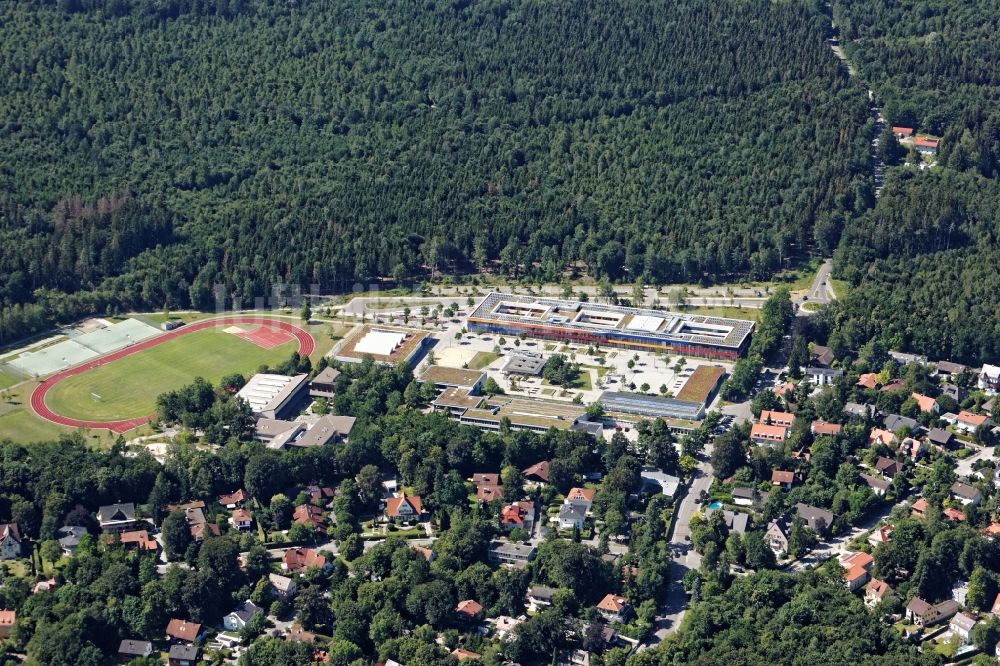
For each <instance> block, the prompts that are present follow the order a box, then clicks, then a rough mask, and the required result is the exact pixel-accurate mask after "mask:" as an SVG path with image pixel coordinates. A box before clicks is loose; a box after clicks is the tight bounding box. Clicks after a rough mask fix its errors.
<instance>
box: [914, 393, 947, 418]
mask: <svg viewBox="0 0 1000 666" xmlns="http://www.w3.org/2000/svg"><path fill="white" fill-rule="evenodd" d="M910 397H911V398H913V399H914V400H916V401H917V407H919V408H920V411H922V412H926V413H928V414H937V413H938V411H940V409H941V408H940V407H938V404H937V400H935V399H934V398H932V397H930V396H927V395H924V394H922V393H913V394H912V395H911V396H910Z"/></svg>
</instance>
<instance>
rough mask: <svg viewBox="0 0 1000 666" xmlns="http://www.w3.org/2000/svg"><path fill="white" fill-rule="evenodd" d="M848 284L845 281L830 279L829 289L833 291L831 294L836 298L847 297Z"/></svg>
mask: <svg viewBox="0 0 1000 666" xmlns="http://www.w3.org/2000/svg"><path fill="white" fill-rule="evenodd" d="M849 285H850V283H849V282H847V280H834V279H833V278H830V288H831V289H833V294H834V296H836V297H837V298H844V297H846V296H847V290H848V287H849Z"/></svg>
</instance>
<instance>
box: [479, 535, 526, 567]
mask: <svg viewBox="0 0 1000 666" xmlns="http://www.w3.org/2000/svg"><path fill="white" fill-rule="evenodd" d="M533 559H535V547H534V546H532V545H530V544H524V543H511V542H510V541H491V542H490V550H489V560H490V562H492V563H493V564H509V565H512V566H516V567H523V566H525V565H526V564H528V562H530V561H531V560H533Z"/></svg>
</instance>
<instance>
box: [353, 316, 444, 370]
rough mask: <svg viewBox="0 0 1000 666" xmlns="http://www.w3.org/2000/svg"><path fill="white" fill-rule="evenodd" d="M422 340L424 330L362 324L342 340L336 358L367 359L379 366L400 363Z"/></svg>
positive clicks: (423, 338) (408, 357) (405, 359)
mask: <svg viewBox="0 0 1000 666" xmlns="http://www.w3.org/2000/svg"><path fill="white" fill-rule="evenodd" d="M426 338H427V333H426V331H419V330H416V329H412V328H398V327H393V326H376V325H374V324H365V325H364V326H362V327H361V328H360V329H358V330H357V331H355V333H354V334H353V335H351V336H350V337H348V338H347V339H346V340H344V342H343V344H342V345H341V347H340V350H339V351H337V353H336V358H337V359H340V360H343V361H348V362H357V361H360V360H361V359H363V358H364V357H365V356H371V357H372V358H373V359H374V360H376V361H379V362H381V363H403V362H405V361H407V360H409V359H410V358H411V357H412V356H413V354H414V353H415V352H416V351H417V350H418V349H419V348H420V346H421V345H422V344H423V342H424V340H425V339H426Z"/></svg>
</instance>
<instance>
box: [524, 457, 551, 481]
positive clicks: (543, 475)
mask: <svg viewBox="0 0 1000 666" xmlns="http://www.w3.org/2000/svg"><path fill="white" fill-rule="evenodd" d="M521 474H523V475H524V476H526V477H528V476H537V477H538V478H539V479H541V480H542V481H545V482H546V483H548V482H549V461H548V460H543V461H541V462H537V463H535V464H534V465H532V466H531V467H529V468H528V469H526V470H524V471H523V472H521Z"/></svg>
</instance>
